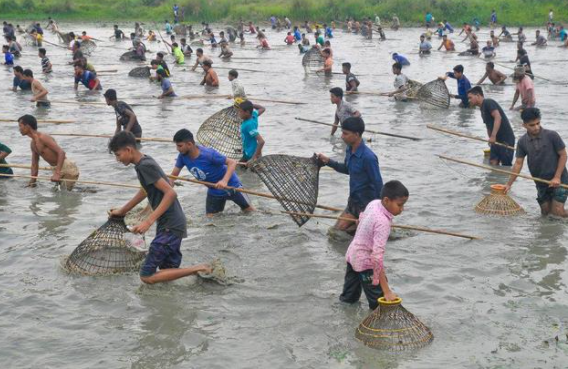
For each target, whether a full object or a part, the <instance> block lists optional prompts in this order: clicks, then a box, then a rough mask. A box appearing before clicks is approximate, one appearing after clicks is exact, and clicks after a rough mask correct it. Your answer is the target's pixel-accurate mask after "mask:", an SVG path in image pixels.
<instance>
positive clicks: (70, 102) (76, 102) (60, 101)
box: [51, 100, 106, 105]
mask: <svg viewBox="0 0 568 369" xmlns="http://www.w3.org/2000/svg"><path fill="white" fill-rule="evenodd" d="M51 103H54V104H81V105H106V103H103V102H97V101H68V100H53V101H51Z"/></svg>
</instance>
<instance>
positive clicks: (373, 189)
mask: <svg viewBox="0 0 568 369" xmlns="http://www.w3.org/2000/svg"><path fill="white" fill-rule="evenodd" d="M341 131H342V134H341V138H342V139H343V142H345V144H347V150H346V152H345V160H344V162H343V163H339V162H337V161H335V160H332V159H330V158H328V157H327V156H325V155H323V154H318V159H319V160H320V161H321V163H323V164H324V165H327V166H329V167H331V168H333V169H335V171H337V172H339V173H343V174H348V175H349V199H348V200H347V207H346V208H345V210H344V211H343V213H342V214H341V217H342V218H344V217H345V218H351V219H359V214H360V213H361V212H362V211H363V210H365V207H366V206H367V204H368V203H369V202H371V201H372V200H375V199H378V198H380V194H381V190H382V188H383V179H382V177H381V171H380V169H379V160H378V158H377V155H375V153H374V152H373V151H372V150H371V149H370V148H369V147H367V145H365V141H364V140H363V137H362V136H363V132H365V122H363V119H361V118H360V117H351V118H347V119H346V120H345V121H344V122H343V123H342V124H341ZM334 228H335V229H338V230H342V231H346V232H354V231H355V228H356V225H355V223H354V222H351V221H347V220H338V221H337V222H336V223H335V226H334Z"/></svg>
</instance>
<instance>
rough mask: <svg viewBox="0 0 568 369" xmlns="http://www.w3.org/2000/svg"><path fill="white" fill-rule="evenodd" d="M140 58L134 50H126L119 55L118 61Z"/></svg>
mask: <svg viewBox="0 0 568 369" xmlns="http://www.w3.org/2000/svg"><path fill="white" fill-rule="evenodd" d="M133 60H142V58H141V57H140V56H139V55H138V54H136V50H131V51H127V52H125V53H124V54H122V55H121V56H120V61H133Z"/></svg>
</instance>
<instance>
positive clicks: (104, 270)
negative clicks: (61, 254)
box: [63, 217, 146, 276]
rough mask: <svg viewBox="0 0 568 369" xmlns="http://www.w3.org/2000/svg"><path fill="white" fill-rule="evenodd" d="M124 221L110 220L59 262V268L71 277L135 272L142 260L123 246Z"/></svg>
mask: <svg viewBox="0 0 568 369" xmlns="http://www.w3.org/2000/svg"><path fill="white" fill-rule="evenodd" d="M129 232H130V231H129V230H128V228H126V224H125V223H124V217H112V218H109V220H108V221H107V222H106V223H105V224H103V226H102V227H100V228H99V229H97V230H96V231H94V232H93V233H92V234H91V235H90V236H89V237H87V238H86V239H85V240H84V241H83V242H81V243H80V244H79V246H77V248H76V249H75V250H74V251H73V253H71V255H69V257H68V258H67V259H66V260H65V261H64V262H63V267H64V268H65V269H66V270H67V271H69V272H70V273H74V274H82V275H90V276H98V275H110V274H118V273H126V272H135V271H138V270H139V269H140V265H141V264H142V262H143V261H144V258H145V257H146V253H145V252H140V251H137V250H135V249H133V248H132V247H129V246H127V244H126V242H125V241H124V234H125V233H129Z"/></svg>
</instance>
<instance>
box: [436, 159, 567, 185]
mask: <svg viewBox="0 0 568 369" xmlns="http://www.w3.org/2000/svg"><path fill="white" fill-rule="evenodd" d="M438 157H439V158H440V159H444V160H448V161H453V162H455V163H460V164H466V165H471V166H472V167H477V168H481V169H485V170H490V171H492V172H496V173H502V174H507V175H510V176H515V177H521V178H524V179H530V180H531V181H535V182H540V183H546V184H551V182H550V181H548V180H546V179H542V178H537V177H531V176H529V175H526V174H521V173H518V174H516V173H513V172H511V171H509V170H504V169H499V168H493V167H490V166H489V165H482V164H476V163H471V162H469V161H465V160H460V159H454V158H450V157H447V156H444V155H438ZM560 187H562V188H566V189H568V185H565V184H563V183H561V184H560Z"/></svg>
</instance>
